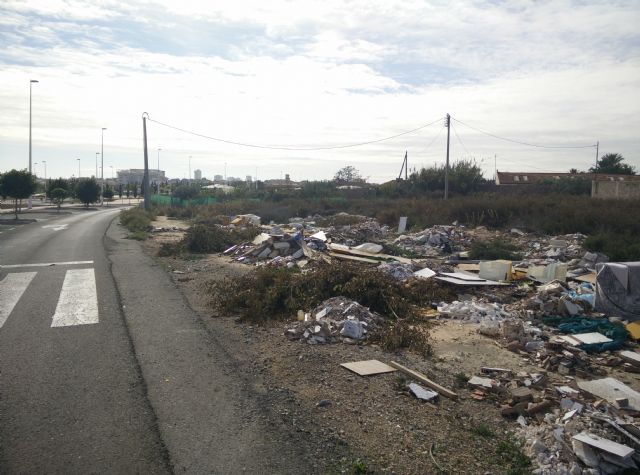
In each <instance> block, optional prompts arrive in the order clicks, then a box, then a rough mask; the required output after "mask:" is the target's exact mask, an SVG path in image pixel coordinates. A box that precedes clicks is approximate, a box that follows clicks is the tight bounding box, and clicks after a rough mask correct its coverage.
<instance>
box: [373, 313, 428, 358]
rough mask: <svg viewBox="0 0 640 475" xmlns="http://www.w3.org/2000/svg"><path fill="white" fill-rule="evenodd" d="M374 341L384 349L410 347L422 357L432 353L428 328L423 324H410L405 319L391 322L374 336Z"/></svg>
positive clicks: (391, 349)
mask: <svg viewBox="0 0 640 475" xmlns="http://www.w3.org/2000/svg"><path fill="white" fill-rule="evenodd" d="M374 341H377V342H378V344H379V345H380V346H381V347H382V348H383V349H384V350H386V351H396V350H399V349H402V348H410V349H411V350H412V351H414V352H416V353H418V354H420V355H422V356H424V357H427V356H430V355H431V354H433V348H432V347H431V343H430V342H429V332H428V330H427V329H426V328H424V327H423V326H418V325H412V324H411V323H409V322H407V321H405V320H398V321H395V322H393V323H391V324H390V325H389V326H388V327H387V328H386V329H384V330H383V331H382V332H381V333H380V334H379V335H378V336H377V337H376V338H374Z"/></svg>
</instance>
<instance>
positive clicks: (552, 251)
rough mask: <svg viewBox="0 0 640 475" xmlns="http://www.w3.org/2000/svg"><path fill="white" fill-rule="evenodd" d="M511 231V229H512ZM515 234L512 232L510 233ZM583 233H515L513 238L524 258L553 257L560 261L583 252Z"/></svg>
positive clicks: (577, 256)
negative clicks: (548, 235) (550, 235)
mask: <svg viewBox="0 0 640 475" xmlns="http://www.w3.org/2000/svg"><path fill="white" fill-rule="evenodd" d="M512 231H513V230H512ZM513 234H516V233H513V232H512V235H513ZM586 237H587V236H585V235H584V234H580V233H576V234H565V235H562V236H555V237H537V236H533V235H530V234H521V235H517V236H516V237H515V238H513V240H514V241H515V244H516V245H517V246H518V247H520V248H521V249H522V250H523V251H522V257H523V258H524V259H526V260H544V259H553V260H558V261H562V262H566V261H569V260H571V259H577V258H580V257H581V256H582V255H583V254H584V248H583V243H584V240H585V239H586Z"/></svg>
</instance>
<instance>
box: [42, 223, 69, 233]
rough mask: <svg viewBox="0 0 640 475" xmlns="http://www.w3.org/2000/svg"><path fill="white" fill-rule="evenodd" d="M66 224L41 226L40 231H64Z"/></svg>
mask: <svg viewBox="0 0 640 475" xmlns="http://www.w3.org/2000/svg"><path fill="white" fill-rule="evenodd" d="M67 226H69V225H68V224H47V225H46V226H42V229H47V228H51V229H53V230H54V231H64V230H65V229H67Z"/></svg>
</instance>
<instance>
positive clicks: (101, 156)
mask: <svg viewBox="0 0 640 475" xmlns="http://www.w3.org/2000/svg"><path fill="white" fill-rule="evenodd" d="M105 130H107V128H106V127H102V144H101V146H100V165H101V169H100V206H102V205H103V204H104V197H103V196H102V194H103V193H104V131H105Z"/></svg>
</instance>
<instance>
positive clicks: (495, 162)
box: [493, 153, 498, 181]
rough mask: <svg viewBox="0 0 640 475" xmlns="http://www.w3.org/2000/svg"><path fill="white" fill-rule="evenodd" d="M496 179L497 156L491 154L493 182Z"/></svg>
mask: <svg viewBox="0 0 640 475" xmlns="http://www.w3.org/2000/svg"><path fill="white" fill-rule="evenodd" d="M497 179H498V154H497V153H494V154H493V181H496V180H497Z"/></svg>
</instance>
